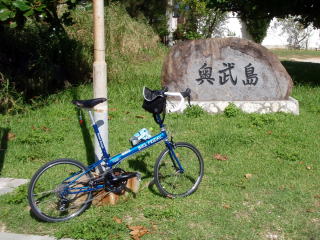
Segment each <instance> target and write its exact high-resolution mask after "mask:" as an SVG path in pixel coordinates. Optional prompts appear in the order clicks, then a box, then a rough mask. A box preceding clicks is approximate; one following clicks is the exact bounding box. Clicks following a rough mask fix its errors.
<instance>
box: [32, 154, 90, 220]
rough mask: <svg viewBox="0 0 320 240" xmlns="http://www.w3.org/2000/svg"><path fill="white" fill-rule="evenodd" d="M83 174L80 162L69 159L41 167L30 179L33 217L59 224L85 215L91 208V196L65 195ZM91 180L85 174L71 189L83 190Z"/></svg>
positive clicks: (79, 194)
mask: <svg viewBox="0 0 320 240" xmlns="http://www.w3.org/2000/svg"><path fill="white" fill-rule="evenodd" d="M85 171H86V167H85V166H84V165H83V164H82V163H81V162H78V161H76V160H72V159H57V160H54V161H51V162H49V163H47V164H45V165H43V166H42V167H41V168H40V169H39V170H38V171H37V172H36V173H35V174H34V175H33V177H32V179H31V181H30V184H29V188H28V201H29V205H30V207H31V211H32V213H33V214H34V215H35V216H36V217H37V218H38V219H40V220H42V221H45V222H62V221H67V220H69V219H71V218H74V217H76V216H78V215H79V214H81V213H82V212H84V211H85V210H86V209H87V208H88V207H89V206H90V204H91V200H92V194H91V192H85V193H78V194H68V193H66V191H67V190H68V188H69V186H68V185H69V184H70V182H72V181H73V180H75V179H76V178H77V176H79V174H81V173H83V172H85ZM91 178H92V175H91V173H90V172H88V173H86V174H84V175H83V176H81V177H80V178H79V179H78V180H76V181H75V182H74V183H72V186H73V187H82V186H84V184H85V183H88V182H89V181H90V179H91ZM68 183H69V184H68ZM77 206H79V208H77Z"/></svg>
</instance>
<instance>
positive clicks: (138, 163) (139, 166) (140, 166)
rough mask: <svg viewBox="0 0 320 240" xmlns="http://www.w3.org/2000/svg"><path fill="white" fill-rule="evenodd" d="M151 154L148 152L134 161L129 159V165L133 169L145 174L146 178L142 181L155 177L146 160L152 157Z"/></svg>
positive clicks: (143, 177)
mask: <svg viewBox="0 0 320 240" xmlns="http://www.w3.org/2000/svg"><path fill="white" fill-rule="evenodd" d="M150 156H151V155H150V153H148V152H146V153H144V154H141V155H139V156H137V157H136V158H134V159H129V160H128V164H129V167H130V168H132V169H133V170H135V171H138V172H141V173H143V174H144V176H142V177H141V179H145V178H149V177H152V176H153V171H150V170H149V169H148V167H147V164H146V161H145V160H146V158H148V157H150Z"/></svg>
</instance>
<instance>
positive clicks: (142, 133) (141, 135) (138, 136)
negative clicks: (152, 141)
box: [130, 128, 151, 146]
mask: <svg viewBox="0 0 320 240" xmlns="http://www.w3.org/2000/svg"><path fill="white" fill-rule="evenodd" d="M149 138H151V134H150V132H149V130H148V129H146V128H142V129H140V130H139V132H137V133H135V134H134V135H133V136H132V137H131V138H130V143H131V145H132V146H135V145H137V144H139V143H141V142H143V141H146V140H148V139H149Z"/></svg>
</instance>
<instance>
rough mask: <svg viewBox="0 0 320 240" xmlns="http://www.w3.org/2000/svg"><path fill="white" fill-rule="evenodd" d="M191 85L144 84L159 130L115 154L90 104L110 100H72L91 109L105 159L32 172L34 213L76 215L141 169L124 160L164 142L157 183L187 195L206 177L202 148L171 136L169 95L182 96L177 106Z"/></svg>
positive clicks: (169, 193)
mask: <svg viewBox="0 0 320 240" xmlns="http://www.w3.org/2000/svg"><path fill="white" fill-rule="evenodd" d="M190 92H191V91H190V89H187V90H186V91H184V92H168V91H167V89H164V90H150V89H148V88H144V90H143V95H144V102H143V106H142V107H143V108H144V109H145V110H146V111H148V112H150V113H152V114H153V117H154V120H155V121H156V123H157V124H158V125H159V126H160V133H159V134H157V135H155V136H153V137H151V138H149V139H145V140H143V141H142V142H139V143H137V144H136V145H134V146H133V147H132V148H130V149H129V150H126V151H124V152H123V153H120V154H118V155H115V156H113V157H111V156H110V155H109V154H108V153H107V151H106V148H105V146H104V143H103V141H102V139H101V136H100V132H99V129H98V126H97V124H96V122H95V121H94V118H93V115H92V108H94V107H95V106H96V105H98V104H100V103H102V102H104V101H106V99H105V98H96V99H90V100H74V101H73V102H72V103H73V104H75V105H76V106H77V107H79V108H84V109H87V110H88V112H89V116H90V119H91V121H92V127H93V129H94V132H95V135H96V137H97V139H98V142H99V145H100V148H101V151H102V154H103V156H102V158H101V160H99V161H97V162H95V163H93V164H92V165H90V166H88V167H86V166H84V165H83V164H82V163H81V162H79V161H76V160H72V159H57V160H54V161H51V162H48V163H47V164H45V165H44V166H42V167H41V168H40V169H39V170H38V171H37V172H36V173H35V174H34V176H33V177H32V179H31V181H30V184H29V189H28V200H29V204H30V207H31V211H32V213H33V214H34V215H35V216H36V217H37V218H39V219H40V220H42V221H46V222H61V221H66V220H69V219H71V218H73V217H76V216H78V215H79V214H81V213H82V212H83V211H85V210H86V209H87V208H88V207H89V206H90V204H91V202H92V200H93V198H94V196H95V194H94V192H96V191H101V190H105V191H106V192H113V193H118V194H119V193H121V192H123V191H124V190H125V187H126V184H127V181H128V179H130V178H133V177H136V176H137V173H133V172H126V171H124V170H123V169H121V168H119V167H117V165H118V164H119V163H121V162H122V161H123V160H124V159H126V158H128V157H130V156H132V155H133V154H135V153H138V152H140V151H142V150H144V149H146V148H149V147H151V146H153V145H155V144H157V143H159V142H162V141H164V143H165V149H164V150H163V151H162V152H161V153H160V155H159V157H158V159H157V160H156V163H155V165H154V182H155V184H156V186H157V188H158V190H159V192H160V193H161V194H162V195H163V196H165V197H169V198H176V197H185V196H188V195H190V194H192V193H193V192H195V191H196V190H197V188H198V186H199V184H200V182H201V180H202V177H203V172H204V163H203V159H202V157H201V154H200V152H199V151H198V150H197V149H196V148H195V147H194V146H193V145H191V144H189V143H184V142H173V140H172V138H171V140H169V138H168V135H167V131H166V128H165V125H164V119H165V112H166V109H165V108H166V101H167V99H166V98H167V96H174V97H179V98H180V101H179V104H178V106H177V107H175V108H174V109H173V110H172V111H178V110H180V109H181V108H182V106H183V105H184V98H186V97H187V98H188V99H189V100H190Z"/></svg>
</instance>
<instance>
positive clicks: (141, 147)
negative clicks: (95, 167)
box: [106, 131, 168, 167]
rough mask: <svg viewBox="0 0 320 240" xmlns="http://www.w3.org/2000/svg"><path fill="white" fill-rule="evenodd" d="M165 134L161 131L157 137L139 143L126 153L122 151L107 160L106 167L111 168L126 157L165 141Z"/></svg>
mask: <svg viewBox="0 0 320 240" xmlns="http://www.w3.org/2000/svg"><path fill="white" fill-rule="evenodd" d="M167 137H168V136H167V133H166V132H165V131H162V132H161V133H159V134H158V135H155V136H153V137H152V138H150V139H148V140H147V141H145V142H142V143H139V144H138V145H136V146H134V147H132V148H130V149H129V150H127V151H124V152H123V153H120V154H118V155H116V156H114V157H112V158H110V159H109V160H107V161H106V163H107V166H108V167H112V166H114V165H116V164H118V163H120V162H121V161H122V160H124V159H125V158H127V157H130V156H132V155H133V154H135V153H138V152H140V151H142V150H144V149H146V148H149V147H151V146H153V145H155V144H157V143H159V142H161V141H163V140H166V139H167Z"/></svg>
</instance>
